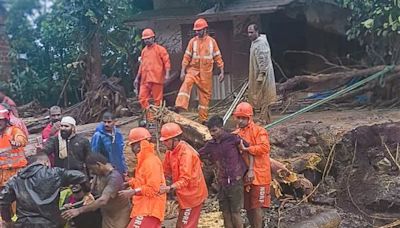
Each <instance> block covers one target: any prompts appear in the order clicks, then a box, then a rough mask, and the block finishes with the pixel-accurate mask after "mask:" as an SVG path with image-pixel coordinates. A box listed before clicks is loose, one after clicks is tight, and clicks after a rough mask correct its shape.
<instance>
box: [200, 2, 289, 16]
mask: <svg viewBox="0 0 400 228" xmlns="http://www.w3.org/2000/svg"><path fill="white" fill-rule="evenodd" d="M295 1H296V0H236V1H234V2H232V3H230V4H227V5H226V6H225V7H224V8H223V9H221V10H218V11H216V10H215V8H211V9H209V10H206V11H204V12H203V13H200V14H199V15H202V16H213V15H226V14H227V15H232V16H234V15H243V14H249V13H269V12H275V11H277V10H279V9H281V8H283V7H285V6H287V5H289V4H290V3H292V2H295Z"/></svg>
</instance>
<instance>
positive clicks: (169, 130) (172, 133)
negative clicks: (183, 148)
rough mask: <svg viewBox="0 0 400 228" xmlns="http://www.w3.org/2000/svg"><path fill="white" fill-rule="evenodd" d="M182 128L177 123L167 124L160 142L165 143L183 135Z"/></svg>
mask: <svg viewBox="0 0 400 228" xmlns="http://www.w3.org/2000/svg"><path fill="white" fill-rule="evenodd" d="M182 133H183V132H182V129H181V127H180V126H179V125H178V124H176V123H166V124H164V125H163V126H162V127H161V137H160V141H165V140H168V139H171V138H174V137H176V136H178V135H180V134H182Z"/></svg>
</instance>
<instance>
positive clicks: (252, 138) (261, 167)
mask: <svg viewBox="0 0 400 228" xmlns="http://www.w3.org/2000/svg"><path fill="white" fill-rule="evenodd" d="M233 115H234V116H235V117H236V119H237V124H238V129H237V130H236V131H234V133H236V134H238V135H239V136H240V137H241V138H242V139H244V140H245V141H246V142H247V143H248V144H249V146H248V147H246V146H245V145H244V144H243V143H241V144H240V146H239V148H240V150H241V151H243V152H247V153H249V154H251V155H253V157H254V170H253V173H254V179H253V181H252V182H251V183H245V192H244V208H245V209H246V211H247V217H248V219H249V221H250V224H251V227H254V228H261V227H262V223H263V209H262V208H268V207H269V206H270V204H271V197H270V184H271V166H270V156H269V154H270V144H269V136H268V133H267V131H266V130H265V129H264V128H263V127H261V126H258V125H256V124H255V123H254V122H253V107H252V106H251V105H250V104H249V103H247V102H242V103H240V104H238V106H237V107H236V110H235V112H234V113H233Z"/></svg>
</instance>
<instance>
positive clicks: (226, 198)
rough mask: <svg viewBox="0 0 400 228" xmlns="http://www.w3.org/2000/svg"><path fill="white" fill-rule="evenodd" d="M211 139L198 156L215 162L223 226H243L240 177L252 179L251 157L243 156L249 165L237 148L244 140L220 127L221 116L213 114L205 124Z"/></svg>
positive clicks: (221, 124) (236, 227) (237, 227)
mask: <svg viewBox="0 0 400 228" xmlns="http://www.w3.org/2000/svg"><path fill="white" fill-rule="evenodd" d="M206 125H207V127H208V129H209V131H210V134H211V136H212V138H213V139H212V140H210V141H208V142H207V143H206V144H205V145H204V147H203V148H201V149H200V150H199V154H200V157H201V158H203V159H208V160H211V161H213V162H215V163H216V164H217V168H218V185H219V186H220V190H219V194H218V199H219V205H220V209H221V211H222V214H223V217H224V226H225V227H227V228H239V227H243V223H242V218H241V216H240V210H241V209H242V208H243V192H244V189H243V177H244V176H245V173H246V171H247V170H248V171H247V175H246V177H245V180H244V181H251V178H252V177H253V171H252V165H253V156H250V155H248V154H246V155H245V157H246V158H248V159H249V163H250V165H249V166H250V167H249V168H248V167H247V165H246V162H245V160H244V159H243V156H242V154H241V152H240V150H239V145H240V144H241V143H245V142H243V140H242V139H241V138H240V137H239V136H237V135H234V134H230V133H228V132H226V131H225V130H224V129H223V119H222V118H221V117H219V116H213V117H212V118H211V119H210V120H209V121H208V122H207V123H206Z"/></svg>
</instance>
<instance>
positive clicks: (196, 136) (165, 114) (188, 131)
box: [150, 106, 211, 148]
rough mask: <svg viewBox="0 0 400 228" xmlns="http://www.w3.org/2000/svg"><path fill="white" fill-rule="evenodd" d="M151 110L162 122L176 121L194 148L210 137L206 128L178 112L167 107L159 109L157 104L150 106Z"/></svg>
mask: <svg viewBox="0 0 400 228" xmlns="http://www.w3.org/2000/svg"><path fill="white" fill-rule="evenodd" d="M150 110H151V112H153V113H154V114H155V115H157V117H158V118H159V119H160V120H161V122H162V123H170V122H173V123H177V124H179V125H180V126H181V128H182V131H183V138H184V139H185V140H186V141H187V142H188V143H190V144H191V145H192V146H194V147H196V148H200V147H202V146H203V145H204V144H205V143H206V142H207V141H208V140H210V139H211V135H210V132H209V131H208V128H207V127H206V126H204V125H202V124H200V123H198V122H196V121H194V120H191V119H188V118H186V117H184V116H182V115H180V114H178V113H175V112H172V111H169V110H168V109H167V108H163V109H162V110H161V113H160V110H159V108H158V107H157V106H151V107H150Z"/></svg>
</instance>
